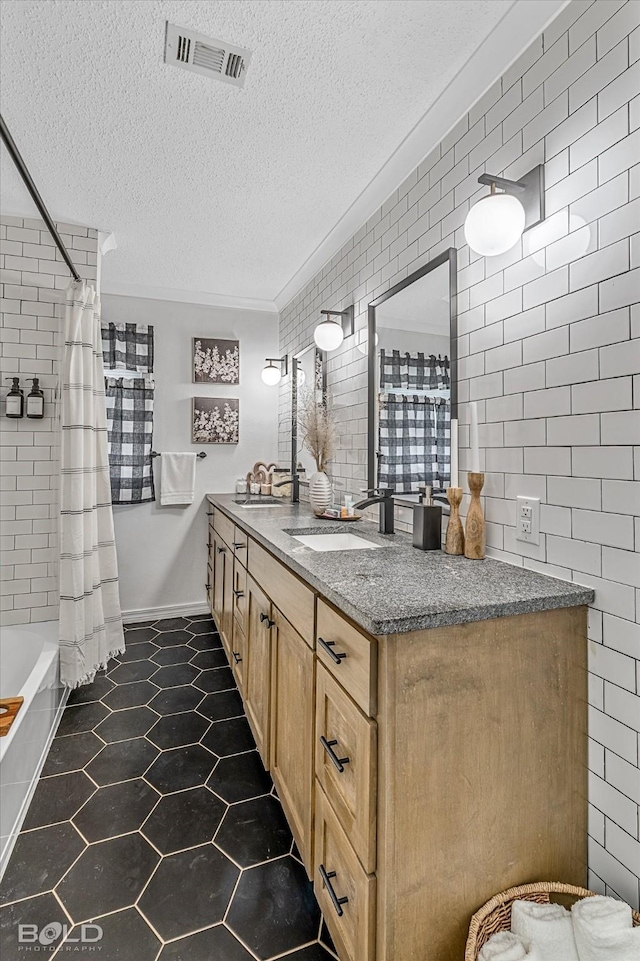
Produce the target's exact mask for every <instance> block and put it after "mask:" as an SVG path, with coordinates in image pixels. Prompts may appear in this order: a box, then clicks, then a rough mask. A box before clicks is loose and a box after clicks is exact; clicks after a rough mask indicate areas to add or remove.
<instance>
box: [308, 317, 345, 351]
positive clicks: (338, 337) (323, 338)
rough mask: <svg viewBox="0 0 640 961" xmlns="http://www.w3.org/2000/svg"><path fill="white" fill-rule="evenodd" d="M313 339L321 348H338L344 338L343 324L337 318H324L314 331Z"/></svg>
mask: <svg viewBox="0 0 640 961" xmlns="http://www.w3.org/2000/svg"><path fill="white" fill-rule="evenodd" d="M313 339H314V340H315V342H316V344H317V345H318V347H319V348H320V350H337V349H338V347H339V346H340V344H341V343H342V341H343V340H344V332H343V330H342V324H339V323H336V321H335V320H331V319H327V320H323V321H322V323H321V324H318V326H317V327H316V329H315V330H314V332H313Z"/></svg>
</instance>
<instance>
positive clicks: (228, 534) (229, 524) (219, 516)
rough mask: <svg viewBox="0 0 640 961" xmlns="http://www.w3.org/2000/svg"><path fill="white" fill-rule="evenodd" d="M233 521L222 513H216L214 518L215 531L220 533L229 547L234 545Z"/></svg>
mask: <svg viewBox="0 0 640 961" xmlns="http://www.w3.org/2000/svg"><path fill="white" fill-rule="evenodd" d="M233 528H234V524H233V521H230V520H229V518H228V517H226V516H225V515H224V514H223V513H222V511H216V512H215V515H214V518H213V529H214V530H215V531H217V532H218V534H219V535H220V537H221V538H222V540H223V541H224V542H225V544H226V545H227V547H231V545H232V544H233Z"/></svg>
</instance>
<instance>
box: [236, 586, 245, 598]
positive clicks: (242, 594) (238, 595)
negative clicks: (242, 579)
mask: <svg viewBox="0 0 640 961" xmlns="http://www.w3.org/2000/svg"><path fill="white" fill-rule="evenodd" d="M233 593H234V594H235V596H236V597H237V598H240V597H244V591H236V589H235V588H234V590H233Z"/></svg>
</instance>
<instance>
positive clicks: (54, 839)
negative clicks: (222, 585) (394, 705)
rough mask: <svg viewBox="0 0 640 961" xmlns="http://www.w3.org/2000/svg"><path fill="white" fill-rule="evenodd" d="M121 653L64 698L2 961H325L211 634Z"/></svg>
mask: <svg viewBox="0 0 640 961" xmlns="http://www.w3.org/2000/svg"><path fill="white" fill-rule="evenodd" d="M126 639H127V650H126V651H125V653H124V654H122V655H120V656H119V657H118V658H117V660H114V661H113V662H112V664H111V665H110V667H109V670H107V672H106V673H103V674H100V675H98V677H97V678H96V680H95V682H94V683H93V684H92V685H91V686H90V687H84V688H80V689H79V690H77V691H74V692H73V693H72V695H71V697H70V698H69V704H68V706H67V708H66V710H65V712H64V714H63V716H62V721H61V723H60V727H59V729H58V732H57V736H56V738H55V740H54V741H53V744H52V746H51V750H50V752H49V756H48V758H47V761H46V763H45V766H44V769H43V772H42V777H41V779H40V782H39V784H38V787H37V789H36V792H35V795H34V798H33V801H32V803H31V807H30V808H29V812H28V814H27V818H26V820H25V822H24V825H23V830H22V832H21V834H20V835H19V837H18V840H17V842H16V846H15V848H14V852H13V855H12V858H11V861H10V862H9V866H8V868H7V871H6V874H5V876H4V878H3V881H2V883H1V885H0V904H1V907H0V957H2V959H3V961H14V959H16V961H17V959H18V958H20V957H22V956H23V955H24V954H25V953H26V951H29V950H31V951H33V950H34V948H35V949H36V950H38V953H42V954H46V956H47V957H50V958H53V957H55V958H56V959H58V961H60V959H62V958H64V957H66V956H69V957H73V958H74V959H78V961H85V959H89V958H91V959H94V958H96V957H101V958H102V959H103V961H156V959H157V961H251V959H258V961H271V959H276V958H277V959H280V958H282V959H288V961H330V959H332V958H334V957H335V955H334V953H333V948H332V945H331V939H330V937H329V935H328V932H327V931H326V927H325V926H324V924H323V922H322V918H321V915H320V910H319V908H318V905H317V902H316V900H315V898H314V895H313V890H312V887H311V884H310V883H309V881H308V879H307V876H306V873H305V871H304V868H303V866H302V864H301V863H300V860H299V857H298V856H297V849H296V847H295V844H294V843H293V839H292V836H291V832H290V831H289V827H288V825H287V822H286V820H285V818H284V814H283V812H282V807H281V805H280V802H279V800H278V797H277V794H276V792H275V789H274V788H273V784H272V781H271V778H270V777H269V775H268V774H267V773H266V772H265V770H264V768H263V766H262V763H261V761H260V757H259V755H258V752H257V751H256V750H255V743H254V741H253V738H252V736H251V731H250V729H249V725H248V723H247V720H246V718H245V716H244V713H243V710H242V701H241V698H240V695H239V693H238V691H237V689H236V686H235V683H234V679H233V675H232V673H231V671H230V670H229V667H228V666H227V662H226V659H225V654H224V650H223V649H222V644H221V641H220V637H219V636H218V634H217V633H216V631H215V625H214V623H213V621H212V620H211V619H210V618H209V617H206V616H204V615H202V616H199V617H193V618H171V619H170V620H164V621H157V622H154V623H148V624H145V625H140V624H136V625H130V626H129V627H128V628H127V629H126ZM87 922H95V923H96V924H98V925H99V926H100V928H102V932H103V934H102V939H101V940H100V941H99V942H96V943H92V944H88V943H86V942H83V941H82V938H83V928H82V925H83V924H86V923H87ZM19 925H36V926H37V930H38V931H41V930H44V928H45V926H46V930H45V932H44V934H43V935H42V937H44V938H45V941H46V939H47V938H49V940H48V942H47V944H48V945H49V946H45V942H44V941H42V939H41V941H40V943H39V944H38V945H37V946H36V945H32V946H29V945H26V944H23V945H19V943H18V926H19ZM47 932H48V934H47ZM95 934H96V929H91V928H85V929H84V936H85V937H94V936H95Z"/></svg>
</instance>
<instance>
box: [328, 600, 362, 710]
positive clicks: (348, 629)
mask: <svg viewBox="0 0 640 961" xmlns="http://www.w3.org/2000/svg"><path fill="white" fill-rule="evenodd" d="M316 653H317V654H318V657H319V659H320V661H321V663H322V664H324V666H325V667H326V668H327V670H328V671H329V672H330V673H331V674H333V676H334V677H335V678H336V680H338V681H339V682H340V683H341V684H342V686H343V687H344V689H345V690H346V691H347V692H348V693H349V694H350V695H351V697H352V698H353V700H354V701H355V702H356V704H358V705H359V707H361V708H362V710H363V711H364V712H365V714H368V715H370V716H373V715H375V713H376V711H377V704H376V683H377V669H376V668H377V659H376V653H377V645H376V642H375V641H373V640H369V638H367V637H365V636H364V634H361V633H360V631H358V630H356V628H355V627H352V626H351V625H350V624H349V623H347V621H345V619H344V618H343V617H341V616H340V615H339V614H337V613H336V612H335V611H334V610H332V609H331V608H330V607H329V606H328V605H327V604H325V603H324V601H322V600H320V599H318V628H317V633H316Z"/></svg>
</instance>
